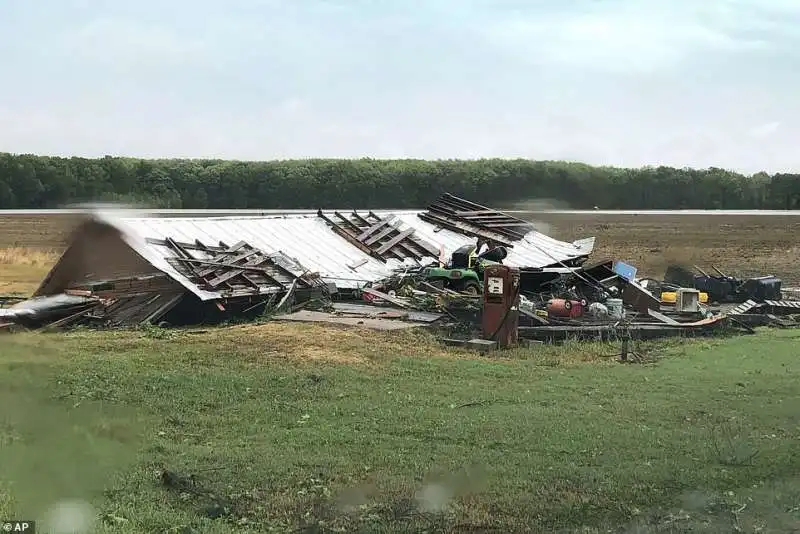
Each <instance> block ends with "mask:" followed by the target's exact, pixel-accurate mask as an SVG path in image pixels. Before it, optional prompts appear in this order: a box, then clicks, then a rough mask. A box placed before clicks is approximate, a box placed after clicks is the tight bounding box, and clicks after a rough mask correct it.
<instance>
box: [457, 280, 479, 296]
mask: <svg viewBox="0 0 800 534" xmlns="http://www.w3.org/2000/svg"><path fill="white" fill-rule="evenodd" d="M461 292H462V293H466V294H467V295H472V296H478V295H480V294H481V286H480V284H478V282H475V281H474V280H470V281H468V282H464V286H463V287H462V288H461Z"/></svg>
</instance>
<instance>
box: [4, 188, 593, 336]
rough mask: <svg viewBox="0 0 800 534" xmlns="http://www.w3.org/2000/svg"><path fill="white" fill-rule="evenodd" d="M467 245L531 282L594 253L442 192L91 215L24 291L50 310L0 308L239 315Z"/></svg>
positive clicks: (61, 320) (199, 318)
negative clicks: (409, 207)
mask: <svg viewBox="0 0 800 534" xmlns="http://www.w3.org/2000/svg"><path fill="white" fill-rule="evenodd" d="M476 240H483V241H489V242H491V243H493V244H494V245H496V246H500V247H503V248H504V249H506V250H507V251H508V253H507V256H506V257H505V258H504V260H503V263H504V264H506V265H509V266H513V267H518V268H519V269H520V271H521V273H522V279H523V283H526V280H528V281H529V283H534V284H536V283H540V282H541V280H542V276H545V278H546V277H548V276H549V277H553V276H558V273H562V272H565V270H566V271H568V270H569V269H571V268H574V267H578V266H580V265H581V264H583V263H584V262H585V261H586V259H587V258H588V257H589V255H590V254H591V252H592V250H593V248H594V238H587V239H581V240H578V241H575V242H573V243H566V242H563V241H558V240H556V239H553V238H551V237H549V236H547V235H544V234H542V233H540V232H538V231H536V228H535V227H534V226H533V224H532V223H530V222H528V221H524V220H521V219H518V218H515V217H512V216H510V215H508V214H504V213H501V212H498V211H496V210H493V209H490V208H487V207H485V206H481V205H478V204H475V203H472V202H469V201H466V200H464V199H460V198H457V197H454V196H452V195H449V194H445V195H443V196H442V197H440V198H439V199H438V200H437V201H436V202H434V203H433V204H431V205H430V206H429V207H428V209H426V210H424V211H399V212H388V211H357V210H353V211H350V212H343V211H322V210H320V211H318V212H317V213H316V214H296V215H282V216H263V217H216V218H180V217H178V218H155V217H125V216H122V215H120V214H115V213H102V212H95V213H87V216H86V218H85V220H84V221H83V222H82V223H81V224H80V225H79V226H78V227H77V228H76V230H75V231H74V232H73V234H72V236H71V238H70V240H69V243H68V246H67V248H66V250H65V251H64V253H63V254H62V256H61V257H60V259H59V260H58V262H57V263H56V265H55V266H54V267H53V269H52V270H51V271H50V273H49V274H48V275H47V276H46V277H45V279H44V280H43V281H42V283H41V285H40V287H39V288H38V289H37V291H36V292H35V294H34V302H37V301H38V302H42V301H43V300H47V299H49V302H51V305H40V306H38V307H37V306H36V305H33V306H31V305H30V304H27V305H26V304H25V303H22V304H20V305H17V310H18V311H17V312H14V311H13V308H12V309H10V310H5V313H4V315H5V316H6V318H7V320H10V319H11V318H13V319H14V320H15V321H16V322H18V323H19V324H23V325H28V326H33V327H36V326H42V325H44V324H47V325H48V326H58V327H66V326H71V325H76V324H92V325H103V326H109V327H121V326H133V325H140V324H161V325H175V326H180V325H188V324H201V323H215V322H222V321H225V320H230V319H233V318H245V319H246V318H249V317H255V316H258V315H261V314H264V313H265V312H268V311H273V312H278V311H281V310H285V309H293V308H294V307H296V306H297V305H298V304H309V305H312V304H313V303H321V304H324V303H328V302H330V301H331V300H335V299H345V298H348V297H359V296H360V290H362V289H363V288H365V287H367V286H369V285H371V284H374V283H376V282H378V281H380V280H383V279H386V278H388V277H391V276H392V275H393V274H394V273H396V272H398V271H402V270H404V269H415V268H417V269H418V268H420V267H423V266H426V265H432V264H442V263H444V259H445V258H448V257H450V255H452V254H453V253H454V252H455V251H457V250H459V249H460V248H461V247H464V246H466V245H470V244H474V243H475V242H476ZM53 303H54V304H53ZM55 317H58V318H57V319H56V320H53V319H54V318H55ZM0 322H2V321H0Z"/></svg>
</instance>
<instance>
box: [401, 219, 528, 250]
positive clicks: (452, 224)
mask: <svg viewBox="0 0 800 534" xmlns="http://www.w3.org/2000/svg"><path fill="white" fill-rule="evenodd" d="M417 217H419V218H420V219H422V220H423V221H425V222H427V223H430V224H433V225H438V226H441V227H442V228H446V229H448V230H451V231H453V232H456V233H459V234H464V235H467V236H472V237H483V238H485V239H491V240H492V241H494V242H496V243H498V244H500V245H504V246H506V247H513V246H514V245H513V244H512V242H511V241H509V240H508V239H509V236H507V235H504V234H501V233H498V232H493V231H490V230H486V229H482V228H478V227H475V226H474V225H472V224H469V223H466V222H460V221H450V220H448V219H445V218H443V217H441V216H439V215H435V214H432V213H420V214H419V215H417ZM437 255H438V254H437Z"/></svg>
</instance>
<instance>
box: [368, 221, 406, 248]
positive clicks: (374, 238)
mask: <svg viewBox="0 0 800 534" xmlns="http://www.w3.org/2000/svg"><path fill="white" fill-rule="evenodd" d="M399 226H400V221H395V222H394V223H392V224H390V225H389V228H384V229H383V231H381V232H379V233H378V234H377V235H374V236H372V237H370V238H368V239H367V240H365V241H364V244H365V245H367V246H368V247H372V245H374V244H375V243H377V242H378V241H380V240H381V239H383V238H384V237H386V236H388V235H389V234H391V233H392V232H396V231H397V230H398V227H399ZM376 254H378V253H377V252H376Z"/></svg>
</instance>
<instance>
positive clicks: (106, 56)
mask: <svg viewBox="0 0 800 534" xmlns="http://www.w3.org/2000/svg"><path fill="white" fill-rule="evenodd" d="M63 43H64V45H65V50H64V51H65V52H67V53H69V54H77V55H79V56H80V57H81V58H82V59H85V60H91V61H99V62H102V63H108V64H122V65H121V66H124V67H129V66H131V64H132V63H135V64H140V65H143V66H148V65H152V64H153V62H157V63H160V64H163V63H171V64H181V63H186V62H187V61H189V62H196V61H199V60H202V59H203V58H204V57H205V54H206V53H207V52H208V47H207V45H206V43H205V42H204V41H203V40H202V39H199V38H197V37H193V36H186V35H181V34H180V33H178V32H177V31H175V30H169V29H166V28H164V27H160V26H156V25H148V24H144V23H136V22H134V21H131V20H126V19H122V18H111V17H99V18H96V19H94V20H92V21H91V22H89V23H88V24H86V25H84V26H82V27H79V28H78V29H77V30H74V31H72V32H69V33H67V35H66V36H65V37H64V39H63Z"/></svg>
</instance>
